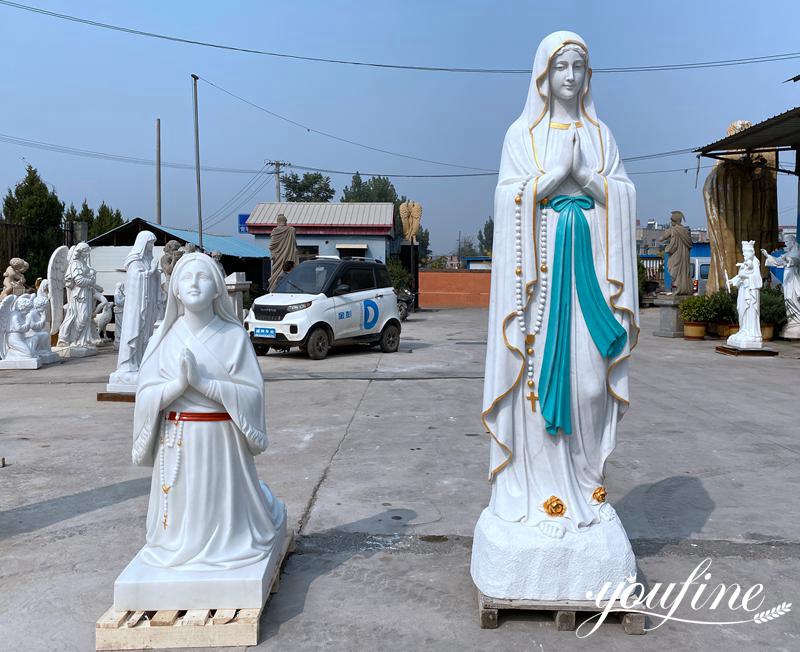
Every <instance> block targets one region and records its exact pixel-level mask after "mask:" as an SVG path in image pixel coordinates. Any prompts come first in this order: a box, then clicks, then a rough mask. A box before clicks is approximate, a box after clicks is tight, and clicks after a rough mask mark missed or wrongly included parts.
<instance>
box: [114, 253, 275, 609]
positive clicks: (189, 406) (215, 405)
mask: <svg viewBox="0 0 800 652" xmlns="http://www.w3.org/2000/svg"><path fill="white" fill-rule="evenodd" d="M126 312H127V311H126ZM266 446H267V436H266V424H265V402H264V381H263V378H262V375H261V370H260V368H259V366H258V361H257V359H256V356H255V353H254V351H253V347H252V345H251V344H250V341H249V339H248V336H247V332H246V331H245V330H244V328H242V325H241V324H240V323H239V320H238V319H237V317H236V315H235V314H234V312H233V309H232V306H231V302H230V299H229V297H228V294H227V292H226V289H225V283H224V280H223V278H222V274H221V273H220V271H219V268H218V267H217V265H216V264H215V263H214V261H213V260H212V259H211V258H210V257H208V256H207V255H205V254H203V253H199V252H197V253H190V254H185V255H184V256H183V257H182V258H181V260H180V261H179V262H178V263H177V264H176V265H175V268H174V270H173V273H172V276H171V279H170V286H169V294H168V298H167V308H166V314H165V317H164V321H163V322H162V324H161V326H160V327H159V329H158V330H157V331H156V332H155V334H154V335H153V337H152V338H151V340H150V343H149V344H148V346H147V350H146V351H145V354H144V358H143V360H142V364H141V367H140V370H139V382H138V386H137V390H136V406H135V411H134V428H133V462H134V463H135V464H140V465H146V466H152V467H153V480H152V484H151V489H150V503H149V506H148V513H147V543H146V544H145V546H144V547H143V548H142V549H141V550H140V551H139V553H138V554H137V556H136V557H135V558H134V560H133V561H132V562H131V563H130V564H129V565H128V567H127V568H126V569H125V571H123V573H122V574H121V575H120V577H119V578H118V579H117V582H116V584H115V588H114V608H115V609H118V610H130V609H146V610H149V609H209V608H245V607H246V608H254V607H260V606H261V605H263V603H264V600H265V599H266V596H267V595H268V591H269V587H268V586H266V585H265V583H266V581H267V579H268V577H269V576H270V574H271V570H272V569H274V567H275V564H276V563H277V562H278V559H279V557H280V554H281V547H282V545H283V542H284V540H285V537H286V510H285V507H284V505H283V503H282V502H281V501H280V500H278V499H277V498H275V497H274V496H273V495H272V493H271V492H270V490H269V489H268V488H267V486H266V485H265V484H264V483H263V482H259V480H258V477H257V474H256V467H255V461H254V457H253V456H254V455H257V454H259V453H261V452H262V451H263V450H264V449H265V448H266ZM265 578H267V579H265ZM212 605H213V606H212Z"/></svg>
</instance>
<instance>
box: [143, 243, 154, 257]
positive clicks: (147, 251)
mask: <svg viewBox="0 0 800 652" xmlns="http://www.w3.org/2000/svg"><path fill="white" fill-rule="evenodd" d="M144 253H145V254H147V255H150V254H152V253H153V241H152V240H148V241H147V243H146V244H145V245H144Z"/></svg>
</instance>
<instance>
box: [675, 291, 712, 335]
mask: <svg viewBox="0 0 800 652" xmlns="http://www.w3.org/2000/svg"><path fill="white" fill-rule="evenodd" d="M679 311H680V314H681V319H682V320H683V336H684V338H686V339H687V340H702V339H703V338H705V336H706V324H707V323H708V317H709V303H708V297H707V296H705V295H702V294H699V295H695V296H691V297H686V298H685V299H684V300H683V301H682V302H681V305H680V308H679Z"/></svg>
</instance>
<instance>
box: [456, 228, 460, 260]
mask: <svg viewBox="0 0 800 652" xmlns="http://www.w3.org/2000/svg"><path fill="white" fill-rule="evenodd" d="M456 254H457V255H458V268H459V269H461V231H459V232H458V249H457V250H456Z"/></svg>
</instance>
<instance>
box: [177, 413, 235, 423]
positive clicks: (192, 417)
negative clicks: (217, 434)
mask: <svg viewBox="0 0 800 652" xmlns="http://www.w3.org/2000/svg"><path fill="white" fill-rule="evenodd" d="M230 420H231V415H230V414H228V413H227V412H170V413H169V414H168V415H167V421H230Z"/></svg>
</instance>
